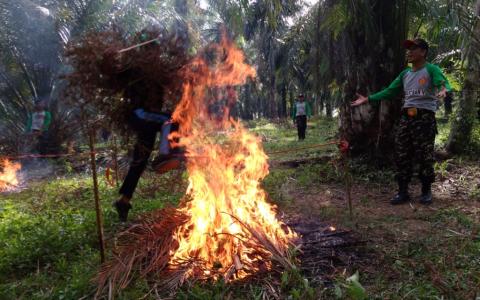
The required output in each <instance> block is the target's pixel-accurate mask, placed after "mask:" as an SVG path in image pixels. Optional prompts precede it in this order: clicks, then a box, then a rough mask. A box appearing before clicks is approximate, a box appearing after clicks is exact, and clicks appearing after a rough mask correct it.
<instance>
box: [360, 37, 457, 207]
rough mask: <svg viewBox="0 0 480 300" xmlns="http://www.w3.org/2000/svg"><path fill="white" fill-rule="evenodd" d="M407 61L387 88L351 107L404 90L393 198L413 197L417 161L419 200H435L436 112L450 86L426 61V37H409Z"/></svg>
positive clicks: (396, 144)
mask: <svg viewBox="0 0 480 300" xmlns="http://www.w3.org/2000/svg"><path fill="white" fill-rule="evenodd" d="M404 47H405V48H406V49H407V60H408V62H409V63H411V65H412V67H408V68H406V69H405V70H403V71H402V72H401V73H400V75H398V77H397V78H395V80H394V81H393V82H392V83H391V84H390V85H389V86H388V87H387V88H386V89H384V90H382V91H380V92H378V93H375V94H373V95H370V96H368V97H366V96H363V95H360V94H357V96H358V98H357V99H356V100H355V101H353V102H352V106H358V105H362V104H364V103H367V102H378V101H381V100H387V99H392V98H394V97H396V96H398V95H399V94H400V93H401V92H402V90H403V92H404V94H405V102H404V105H403V108H402V116H401V118H400V123H399V125H398V130H397V133H396V136H395V148H396V149H395V150H396V151H395V154H396V155H395V161H396V165H397V174H396V180H397V183H398V193H397V194H396V195H395V197H394V198H393V199H392V200H391V201H390V203H391V204H401V203H405V202H407V201H409V200H410V196H409V193H408V185H409V183H410V180H411V177H412V172H413V165H414V162H416V163H418V165H419V170H418V175H419V178H420V181H421V183H422V194H421V196H420V203H422V204H431V203H432V190H431V187H432V182H433V181H434V180H435V174H434V169H433V163H434V156H433V155H434V142H435V135H436V133H437V124H436V120H435V111H436V110H437V107H438V105H437V103H438V99H439V98H444V97H445V96H446V93H447V91H450V89H451V88H450V85H449V83H448V80H447V78H446V77H445V76H444V75H443V73H442V71H441V70H440V68H439V67H438V66H436V65H433V64H430V63H428V62H427V59H426V58H427V54H428V43H427V42H426V41H425V40H423V39H419V38H417V39H413V40H406V41H405V42H404Z"/></svg>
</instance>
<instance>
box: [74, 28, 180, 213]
mask: <svg viewBox="0 0 480 300" xmlns="http://www.w3.org/2000/svg"><path fill="white" fill-rule="evenodd" d="M184 43H185V41H184V40H182V38H181V37H179V36H178V35H177V34H175V33H168V32H167V31H166V30H161V29H158V28H148V29H144V30H142V31H141V32H139V33H137V34H135V35H134V36H133V37H132V38H130V41H128V42H126V41H125V39H124V37H123V34H122V33H120V32H117V31H106V32H100V33H94V34H91V35H88V36H86V37H85V38H84V39H83V41H82V42H81V43H80V45H74V46H73V47H71V48H70V49H69V53H68V56H69V57H70V58H71V63H72V65H73V66H74V67H75V72H74V73H72V74H70V75H69V79H70V80H69V83H70V87H71V88H70V91H71V93H78V91H80V93H83V94H81V95H80V96H78V95H76V94H75V95H70V97H71V98H76V99H78V98H86V99H89V104H90V105H92V106H93V108H94V109H95V110H98V111H100V112H102V113H103V114H104V115H106V116H107V117H108V118H109V119H110V121H111V123H112V124H113V125H114V126H116V127H117V128H118V129H120V130H121V132H125V133H128V132H129V131H131V130H133V131H134V132H135V134H136V142H135V146H134V151H133V158H132V161H131V163H130V167H129V170H128V173H127V175H126V177H125V179H124V182H123V184H122V186H121V188H120V191H119V193H120V198H119V199H118V200H117V201H115V202H114V203H113V206H114V207H115V209H116V210H117V212H118V215H119V219H120V220H121V221H126V220H127V216H128V212H129V210H130V209H131V208H132V205H131V204H130V200H131V199H132V196H133V193H134V191H135V189H136V187H137V184H138V181H139V179H140V177H141V175H142V173H143V171H144V170H145V168H146V166H147V163H148V160H149V157H150V155H151V153H152V151H153V148H154V144H155V139H156V136H157V132H160V133H161V138H160V147H159V151H158V155H157V157H156V158H155V159H154V160H153V163H152V166H153V168H154V170H155V171H156V172H157V173H165V172H167V171H169V170H171V169H174V168H178V167H179V166H180V164H181V161H182V160H183V159H184V156H183V154H182V151H181V150H180V149H179V148H174V147H172V144H171V143H170V142H171V141H169V140H168V137H169V135H170V133H171V132H172V131H176V130H177V129H178V124H176V123H173V122H172V120H171V112H172V111H173V109H174V108H175V105H176V103H177V102H178V100H179V95H178V94H176V93H175V91H176V85H178V84H180V82H181V80H180V79H179V70H180V69H181V68H182V66H183V65H184V64H185V62H186V61H187V60H188V58H187V55H186V51H185V47H184ZM132 44H133V45H134V46H131V45H132ZM92 87H93V92H92ZM92 94H94V95H93V96H92ZM126 124H127V125H128V126H125V125H126Z"/></svg>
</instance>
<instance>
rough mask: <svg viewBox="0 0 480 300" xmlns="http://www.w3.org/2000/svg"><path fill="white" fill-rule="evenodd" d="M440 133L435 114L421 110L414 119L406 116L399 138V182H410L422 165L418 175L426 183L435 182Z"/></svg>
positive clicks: (403, 116)
mask: <svg viewBox="0 0 480 300" xmlns="http://www.w3.org/2000/svg"><path fill="white" fill-rule="evenodd" d="M436 134H437V122H436V120H435V113H434V112H430V111H426V110H418V114H417V115H416V116H414V117H410V116H408V115H407V114H406V113H404V114H402V117H401V118H400V123H399V126H398V128H397V132H396V136H395V161H396V165H397V174H396V179H397V181H398V182H404V183H408V182H410V179H411V177H412V173H413V168H414V166H415V165H418V176H419V178H420V180H421V181H422V182H426V183H431V182H433V181H434V180H435V173H434V170H433V164H434V162H435V160H434V144H435V135H436Z"/></svg>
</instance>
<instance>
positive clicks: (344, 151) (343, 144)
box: [338, 140, 353, 220]
mask: <svg viewBox="0 0 480 300" xmlns="http://www.w3.org/2000/svg"><path fill="white" fill-rule="evenodd" d="M349 147H350V146H349V144H348V142H347V141H346V140H342V141H340V143H339V144H338V149H339V150H340V153H341V155H342V163H343V172H344V177H345V196H346V198H347V201H346V202H347V205H348V213H349V215H350V220H352V219H353V205H352V177H351V174H350V166H349V161H348V150H349Z"/></svg>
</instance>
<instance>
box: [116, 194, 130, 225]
mask: <svg viewBox="0 0 480 300" xmlns="http://www.w3.org/2000/svg"><path fill="white" fill-rule="evenodd" d="M113 207H115V209H116V210H117V213H118V218H119V219H120V222H126V221H127V217H128V211H129V210H130V209H132V205H131V204H130V203H128V202H124V201H122V200H121V199H120V200H118V201H115V202H113Z"/></svg>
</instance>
